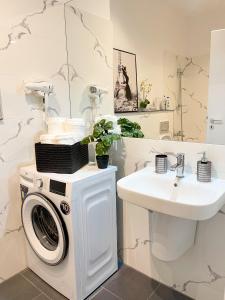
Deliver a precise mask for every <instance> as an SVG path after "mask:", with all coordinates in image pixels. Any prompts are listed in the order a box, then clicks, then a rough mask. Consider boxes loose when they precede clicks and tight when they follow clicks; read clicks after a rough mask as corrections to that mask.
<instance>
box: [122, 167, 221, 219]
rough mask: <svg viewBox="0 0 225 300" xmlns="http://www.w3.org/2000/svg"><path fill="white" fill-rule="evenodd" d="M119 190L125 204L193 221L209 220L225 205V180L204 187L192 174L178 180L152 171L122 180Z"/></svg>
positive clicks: (174, 176)
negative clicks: (128, 203)
mask: <svg viewBox="0 0 225 300" xmlns="http://www.w3.org/2000/svg"><path fill="white" fill-rule="evenodd" d="M176 184H177V186H175V185H176ZM117 187H118V195H119V197H120V198H121V199H123V200H125V201H129V202H131V203H133V204H136V205H138V206H141V207H143V208H146V209H148V210H151V211H154V212H158V213H163V214H166V215H170V216H174V217H178V218H184V219H189V220H205V219H209V218H211V217H213V216H214V215H215V214H216V213H217V212H218V211H219V210H220V209H221V208H222V206H223V205H224V204H225V180H221V179H213V180H212V182H210V183H201V182H198V181H197V179H196V175H192V174H190V175H188V174H186V175H185V177H184V178H182V179H179V180H178V179H177V178H176V173H175V172H171V171H169V172H168V173H167V174H156V173H155V172H154V169H153V168H150V167H147V168H144V169H143V170H141V171H138V172H136V173H133V174H131V175H129V176H127V177H124V178H122V179H120V180H119V181H118V183H117Z"/></svg>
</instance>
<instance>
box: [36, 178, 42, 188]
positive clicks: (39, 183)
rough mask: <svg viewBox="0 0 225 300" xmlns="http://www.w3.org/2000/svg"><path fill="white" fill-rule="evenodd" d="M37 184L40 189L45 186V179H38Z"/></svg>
mask: <svg viewBox="0 0 225 300" xmlns="http://www.w3.org/2000/svg"><path fill="white" fill-rule="evenodd" d="M36 186H37V188H39V189H40V188H42V187H43V180H42V179H41V178H38V179H36Z"/></svg>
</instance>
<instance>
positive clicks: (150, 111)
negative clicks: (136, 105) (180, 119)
mask: <svg viewBox="0 0 225 300" xmlns="http://www.w3.org/2000/svg"><path fill="white" fill-rule="evenodd" d="M173 111H174V109H166V110H165V109H155V110H145V109H143V110H142V109H139V110H138V112H144V113H155V112H173Z"/></svg>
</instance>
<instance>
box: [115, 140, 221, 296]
mask: <svg viewBox="0 0 225 300" xmlns="http://www.w3.org/2000/svg"><path fill="white" fill-rule="evenodd" d="M157 151H158V152H173V153H177V152H184V153H185V165H186V167H185V171H186V172H193V173H196V162H197V160H198V159H199V154H198V153H199V152H202V151H206V153H207V157H208V159H209V160H211V161H212V162H213V176H214V177H220V178H222V179H225V160H223V159H222V158H223V157H224V155H225V146H217V145H208V144H201V143H186V142H184V143H180V142H171V141H154V140H150V139H129V138H124V139H123V141H122V142H120V143H118V145H117V148H116V149H115V150H114V152H113V163H114V164H115V165H117V166H118V174H117V175H118V178H121V177H123V176H126V175H129V174H130V173H132V172H135V171H137V170H139V169H141V168H143V167H144V163H145V162H147V161H148V162H149V165H150V166H152V167H153V166H154V156H155V153H156V152H157ZM169 161H170V163H174V162H175V159H174V158H173V157H169ZM118 220H119V255H120V257H123V259H124V262H125V263H126V264H128V265H130V266H132V267H134V268H135V269H137V270H139V271H141V272H143V273H145V274H146V275H148V276H150V277H152V278H155V279H157V280H159V281H160V282H163V283H165V284H166V285H169V286H171V287H174V288H175V289H177V290H179V291H181V292H182V293H185V294H187V295H189V296H191V297H193V298H194V299H196V300H223V299H224V298H223V295H224V287H225V263H224V253H225V239H224V236H223V231H224V230H223V229H224V228H225V209H224V208H223V209H222V210H221V211H219V213H218V214H217V215H216V216H214V217H213V218H212V219H210V220H206V221H201V222H199V224H198V229H197V236H196V241H195V245H194V246H193V247H192V248H191V249H190V250H188V251H187V252H186V254H185V255H183V256H182V257H181V258H179V259H178V260H176V261H173V262H168V263H166V262H162V261H160V260H158V259H157V258H155V257H154V256H153V255H152V254H151V235H150V230H151V228H150V222H149V212H148V210H146V209H144V208H141V207H138V206H135V205H132V204H129V203H124V202H123V201H122V200H120V199H118ZM122 228H123V230H122Z"/></svg>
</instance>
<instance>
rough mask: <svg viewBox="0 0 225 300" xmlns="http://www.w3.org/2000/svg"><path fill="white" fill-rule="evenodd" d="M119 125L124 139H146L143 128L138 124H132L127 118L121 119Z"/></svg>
mask: <svg viewBox="0 0 225 300" xmlns="http://www.w3.org/2000/svg"><path fill="white" fill-rule="evenodd" d="M117 124H118V125H120V128H121V136H123V137H134V138H143V137H144V133H143V132H142V131H141V126H140V125H139V124H138V123H136V122H132V121H130V120H128V119H126V118H120V119H119V120H118V121H117Z"/></svg>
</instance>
